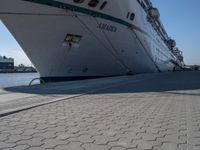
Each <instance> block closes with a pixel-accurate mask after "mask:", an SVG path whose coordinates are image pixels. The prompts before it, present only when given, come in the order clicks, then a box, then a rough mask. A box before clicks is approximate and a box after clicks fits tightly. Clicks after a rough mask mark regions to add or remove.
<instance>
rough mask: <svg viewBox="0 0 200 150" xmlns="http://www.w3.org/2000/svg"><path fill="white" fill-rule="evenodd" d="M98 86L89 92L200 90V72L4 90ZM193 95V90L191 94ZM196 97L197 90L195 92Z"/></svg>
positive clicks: (63, 90) (76, 90) (45, 91)
mask: <svg viewBox="0 0 200 150" xmlns="http://www.w3.org/2000/svg"><path fill="white" fill-rule="evenodd" d="M95 89H100V90H99V91H95V92H91V93H90V94H107V93H108V94H115V93H116V94H119V93H141V92H142V93H143V92H167V91H171V93H172V94H183V95H184V94H186V95H188V94H189V93H188V94H187V93H176V92H172V91H185V90H197V89H200V72H199V71H191V72H175V73H154V74H141V75H135V76H123V77H117V78H116V77H113V78H106V79H93V80H84V81H73V82H64V83H53V84H49V85H47V86H33V87H26V86H24V87H13V88H6V89H5V90H6V91H9V92H17V93H31V94H40V95H47V94H58V95H59V94H82V93H86V92H88V91H93V90H95ZM191 94H193V93H191ZM195 95H196V96H200V93H199V94H198V93H197V94H195Z"/></svg>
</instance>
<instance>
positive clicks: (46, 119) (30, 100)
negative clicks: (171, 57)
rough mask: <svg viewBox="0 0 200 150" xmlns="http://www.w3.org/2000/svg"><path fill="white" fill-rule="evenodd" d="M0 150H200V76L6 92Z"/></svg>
mask: <svg viewBox="0 0 200 150" xmlns="http://www.w3.org/2000/svg"><path fill="white" fill-rule="evenodd" d="M0 150H200V71H188V72H174V73H170V72H169V73H154V74H141V75H134V76H122V77H110V78H102V79H91V80H81V81H70V82H62V83H49V84H46V85H35V86H31V87H28V86H21V87H12V88H5V89H0Z"/></svg>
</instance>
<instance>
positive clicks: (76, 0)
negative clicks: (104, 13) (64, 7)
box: [74, 0, 108, 10]
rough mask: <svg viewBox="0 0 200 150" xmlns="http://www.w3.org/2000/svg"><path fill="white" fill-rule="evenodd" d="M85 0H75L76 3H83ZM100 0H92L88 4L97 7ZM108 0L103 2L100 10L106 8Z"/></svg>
mask: <svg viewBox="0 0 200 150" xmlns="http://www.w3.org/2000/svg"><path fill="white" fill-rule="evenodd" d="M84 1H85V0H74V2H75V3H83V2H84ZM99 2H100V0H90V2H89V3H88V6H90V7H93V8H94V7H96V6H97V5H98V4H99ZM107 3H108V2H107V1H104V2H103V3H102V5H101V6H100V10H102V9H104V8H105V6H106V5H107Z"/></svg>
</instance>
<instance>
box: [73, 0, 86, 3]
mask: <svg viewBox="0 0 200 150" xmlns="http://www.w3.org/2000/svg"><path fill="white" fill-rule="evenodd" d="M84 1H85V0H74V2H75V3H83V2H84Z"/></svg>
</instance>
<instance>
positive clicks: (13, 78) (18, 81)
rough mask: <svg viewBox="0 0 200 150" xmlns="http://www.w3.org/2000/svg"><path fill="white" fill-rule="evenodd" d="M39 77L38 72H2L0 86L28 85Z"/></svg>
mask: <svg viewBox="0 0 200 150" xmlns="http://www.w3.org/2000/svg"><path fill="white" fill-rule="evenodd" d="M38 77H39V74H38V73H3V74H0V88H5V87H13V86H22V85H28V84H29V83H30V81H31V80H32V79H34V78H38ZM37 83H38V82H37Z"/></svg>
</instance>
